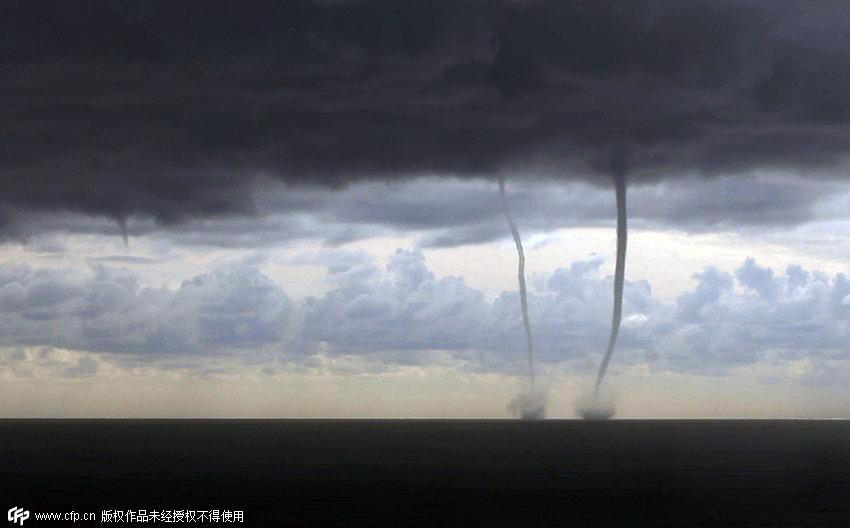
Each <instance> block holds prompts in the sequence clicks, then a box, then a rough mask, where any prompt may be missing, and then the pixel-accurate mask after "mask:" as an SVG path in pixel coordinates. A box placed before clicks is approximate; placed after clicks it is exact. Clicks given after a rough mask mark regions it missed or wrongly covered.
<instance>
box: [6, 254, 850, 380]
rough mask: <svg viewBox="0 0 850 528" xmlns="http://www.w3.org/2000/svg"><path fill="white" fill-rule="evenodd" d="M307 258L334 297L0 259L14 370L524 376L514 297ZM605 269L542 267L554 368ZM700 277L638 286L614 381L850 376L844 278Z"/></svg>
mask: <svg viewBox="0 0 850 528" xmlns="http://www.w3.org/2000/svg"><path fill="white" fill-rule="evenodd" d="M295 260H298V261H300V262H303V263H310V264H312V265H320V266H323V267H325V268H326V269H327V279H326V280H327V282H328V285H327V286H328V288H327V290H326V292H325V293H323V294H321V295H317V296H311V297H307V298H306V299H304V300H299V301H295V300H292V299H291V298H290V297H289V296H288V295H287V294H286V291H285V290H286V284H285V281H283V283H281V282H276V281H275V280H272V279H271V278H270V277H269V276H267V275H266V274H264V273H263V272H262V271H261V269H260V268H261V266H260V264H261V260H260V259H257V258H243V259H239V260H234V261H230V262H225V263H219V264H218V265H217V266H216V267H215V268H214V269H212V271H209V272H207V273H202V274H198V275H196V276H194V277H191V278H187V279H186V280H184V281H183V282H182V284H181V285H180V286H179V287H174V288H168V287H148V286H145V287H143V286H140V281H139V280H138V277H137V276H136V275H135V272H133V271H130V270H129V269H127V268H124V267H121V263H113V262H95V263H93V264H92V265H91V266H90V267H89V269H88V270H86V271H85V272H82V273H81V272H78V271H69V270H63V269H59V268H48V267H44V268H34V267H32V266H30V265H27V264H8V263H7V264H0V336H2V338H0V346H2V347H6V348H7V350H10V352H9V353H8V354H7V355H6V356H5V359H4V361H5V364H6V365H7V366H14V365H15V364H16V362H24V363H25V362H26V361H27V357H29V356H28V355H27V354H30V355H31V353H30V352H27V354H24V353H23V352H21V351H22V350H31V349H32V347H41V348H43V349H44V350H50V349H51V348H56V349H64V350H74V351H79V352H92V353H95V354H92V355H87V356H85V357H82V358H81V359H80V360H79V361H77V362H76V363H74V362H72V364H68V365H64V367H63V369H62V370H61V376H64V377H86V376H94V375H97V373H98V359H97V358H98V357H101V356H104V355H106V356H109V357H110V358H112V359H116V358H117V361H119V362H121V363H123V364H156V365H162V366H164V367H168V366H171V367H173V366H175V365H178V366H179V365H184V366H185V365H194V366H193V367H192V368H194V369H198V370H199V371H201V372H202V371H204V370H205V369H213V367H212V366H211V365H212V364H213V363H214V361H213V360H215V359H216V358H231V359H238V360H240V361H242V362H243V363H244V364H258V365H265V367H264V368H266V369H268V372H280V371H293V372H298V371H304V370H309V371H314V372H317V371H322V369H325V368H327V369H333V370H334V371H336V372H347V373H350V374H364V373H374V372H382V371H387V370H388V369H389V370H391V369H397V368H403V367H411V366H413V367H415V366H421V367H440V366H452V367H453V368H458V369H460V370H461V371H463V372H470V373H482V374H483V373H496V374H511V375H517V376H520V375H522V373H523V372H524V352H523V350H524V348H523V346H524V345H523V333H522V322H521V318H520V314H519V310H518V299H517V293H516V292H513V291H509V292H503V293H501V294H500V295H498V296H496V297H495V298H492V297H488V296H487V295H485V293H484V292H482V291H480V290H478V289H475V288H473V287H471V286H470V285H468V284H467V283H466V281H465V280H464V279H463V278H462V277H452V276H445V277H437V276H436V275H435V274H434V273H433V272H432V271H431V270H430V269H429V268H428V267H427V266H426V263H425V259H424V257H423V256H422V254H421V253H420V252H419V251H418V250H404V249H399V250H398V251H397V252H396V253H395V254H394V255H392V256H391V257H390V258H389V260H388V261H387V262H386V263H382V262H379V261H377V260H376V259H374V258H373V257H371V256H369V255H368V254H366V253H364V252H351V251H343V250H326V251H323V252H319V253H311V254H305V255H302V256H301V257H299V258H297V259H295ZM602 264H603V261H602V259H601V257H593V258H589V259H585V260H579V261H576V262H573V263H572V264H571V265H570V266H569V267H565V268H559V269H556V270H555V271H553V272H551V273H537V274H535V275H533V276H532V277H531V281H530V283H531V284H530V286H531V291H530V298H529V308H530V316H531V321H532V327H533V331H534V334H535V343H536V349H537V353H538V361H539V362H540V363H541V365H542V368H543V370H544V372H550V373H552V372H560V373H564V372H571V373H579V374H581V373H587V372H590V371H592V370H593V369H594V368H595V366H596V364H597V362H598V359H599V355H600V353H601V350H602V348H603V346H604V343H605V339H606V337H607V332H608V330H609V323H610V311H611V297H612V294H611V289H612V285H611V277H610V276H604V275H603V274H602V273H601V272H600V269H601V267H602ZM694 280H695V281H696V284H695V285H694V286H693V287H692V288H690V289H689V290H687V291H685V292H682V293H681V294H680V295H679V296H678V298H676V299H675V300H674V301H672V302H665V301H661V300H659V299H657V298H655V297H654V296H653V293H652V288H651V286H650V284H649V283H648V282H647V281H632V282H628V283H627V285H626V289H625V299H624V321H623V328H622V332H621V340H620V344H619V347H618V350H617V352H616V355H615V358H614V374H615V375H616V373H617V372H618V371H625V370H628V369H630V368H637V367H640V368H648V369H649V370H650V371H651V372H679V373H690V374H699V375H709V376H723V375H725V374H727V373H728V372H729V371H730V370H731V369H735V368H741V367H746V366H747V365H757V364H758V365H780V366H782V365H784V366H787V365H794V369H792V370H793V372H794V373H795V374H794V376H795V377H796V379H798V380H799V381H801V382H803V383H816V384H837V385H850V378H848V377H847V376H846V372H847V369H845V368H842V367H841V365H842V364H843V362H846V361H847V360H848V359H850V346H848V343H850V281H848V279H847V278H846V276H845V275H844V274H836V275H834V276H831V277H830V276H827V275H825V274H824V273H821V272H818V271H810V270H806V269H803V268H802V267H801V266H797V265H792V266H789V267H788V268H787V269H786V270H784V271H783V272H776V271H774V270H772V269H770V268H768V267H763V266H760V265H759V264H758V262H757V261H756V260H754V259H747V260H746V261H745V262H743V263H741V265H740V266H739V267H738V269H737V270H735V272H734V273H728V272H724V271H720V270H719V269H717V268H714V267H706V268H705V269H704V270H702V271H700V272H698V273H696V274H695V275H694ZM328 358H330V359H331V360H332V361H328ZM30 359H31V358H30ZM199 360H200V361H199ZM230 368H232V367H230ZM842 373H844V374H842Z"/></svg>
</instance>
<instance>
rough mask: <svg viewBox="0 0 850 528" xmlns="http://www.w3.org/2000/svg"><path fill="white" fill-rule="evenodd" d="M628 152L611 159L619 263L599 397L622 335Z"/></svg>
mask: <svg viewBox="0 0 850 528" xmlns="http://www.w3.org/2000/svg"><path fill="white" fill-rule="evenodd" d="M626 156H627V153H626V152H618V153H615V154H613V155H612V158H611V175H612V177H613V178H614V192H615V194H616V197H617V262H616V265H615V268H614V309H613V314H612V316H611V335H610V336H609V337H608V347H607V348H606V349H605V356H604V357H603V358H602V363H601V364H600V365H599V372H598V373H597V375H596V386H595V388H594V391H593V392H594V395H596V396H597V397H598V396H599V386H600V385H601V384H602V380H603V379H604V378H605V372H606V371H607V370H608V364H609V363H610V362H611V356H613V355H614V348H615V347H616V346H617V335H618V334H619V333H620V322H621V321H622V318H623V283H624V282H625V274H626V243H627V239H628V234H629V233H628V231H629V229H628V224H627V219H626Z"/></svg>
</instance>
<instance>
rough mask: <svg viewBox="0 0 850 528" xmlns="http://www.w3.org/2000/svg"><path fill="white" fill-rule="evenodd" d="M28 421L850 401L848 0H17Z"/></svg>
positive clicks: (21, 412)
mask: <svg viewBox="0 0 850 528" xmlns="http://www.w3.org/2000/svg"><path fill="white" fill-rule="evenodd" d="M5 11H6V13H5V14H4V16H3V17H0V34H2V35H3V37H2V38H0V70H2V72H3V73H4V75H3V76H2V77H3V79H4V80H3V81H0V92H2V97H3V101H4V105H2V107H0V113H1V114H2V120H0V135H2V141H0V184H2V189H3V190H2V192H0V415H5V416H332V417H439V416H444V417H507V416H508V415H509V414H508V411H507V405H508V402H509V401H510V400H511V399H512V398H513V397H515V396H516V394H517V392H518V391H519V390H520V388H521V387H522V385H523V382H524V374H525V370H524V369H525V348H524V347H525V337H524V335H523V329H522V318H521V314H520V311H519V298H518V292H517V284H516V265H517V256H516V253H515V251H514V246H513V241H512V240H511V238H510V237H511V235H510V231H509V229H508V225H507V223H506V221H505V218H504V216H503V212H502V210H501V206H500V201H499V194H498V185H497V182H498V180H499V179H500V178H504V179H505V181H506V185H507V202H508V205H509V207H510V209H511V212H512V215H513V217H514V219H515V221H516V223H517V226H518V228H519V231H520V233H521V234H522V236H523V240H524V244H525V253H526V258H527V262H526V272H527V276H528V283H529V299H528V304H529V312H530V313H529V315H530V320H531V325H532V329H533V332H534V339H535V343H536V350H537V360H538V367H539V379H540V380H541V383H542V384H543V386H544V387H545V390H546V392H547V393H548V397H549V415H550V416H554V417H572V416H574V414H575V407H576V402H577V401H579V400H580V399H581V398H583V397H584V396H586V394H587V393H588V391H589V389H590V388H591V384H592V382H593V377H594V376H595V370H596V368H597V366H598V364H599V361H600V359H601V356H602V354H603V352H604V349H605V345H606V341H607V338H608V333H609V332H610V322H611V311H612V299H613V293H612V289H613V278H612V276H613V265H614V250H615V232H614V225H615V216H616V207H615V201H614V192H613V185H612V178H611V173H612V171H613V170H614V168H615V166H616V167H621V168H623V170H625V172H626V174H627V181H628V208H629V226H630V233H629V249H628V256H627V264H626V286H625V294H624V306H623V309H624V319H623V326H622V329H621V333H620V340H619V343H618V346H617V350H616V353H615V355H614V360H613V362H612V364H611V371H610V374H611V378H610V380H609V385H610V390H611V391H612V393H613V395H614V396H613V397H614V398H615V399H616V401H617V408H618V414H619V415H621V416H626V417H629V416H631V417H666V416H676V417H679V416H681V417H722V416H751V417H807V416H818V417H844V418H850V403H848V402H850V344H848V343H850V278H848V277H850V177H848V174H850V172H848V169H850V167H848V153H850V66H848V64H850V57H849V56H848V55H850V32H848V30H847V28H846V23H845V21H846V20H847V19H848V18H850V5H848V4H847V3H846V2H843V1H838V0H836V1H823V2H817V3H800V2H796V1H790V0H789V1H784V0H772V1H767V0H764V1H756V0H753V1H734V2H733V1H728V2H727V1H724V0H721V1H717V0H715V1H711V2H709V1H696V0H688V1H680V0H677V1H673V0H670V1H653V0H645V1H643V0H641V1H634V2H613V1H612V2H608V1H595V2H565V1H561V0H557V1H555V0H553V1H551V2H548V1H519V0H517V1H508V0H506V1H503V2H500V1H496V2H491V1H454V0H453V1H445V2H443V1H434V0H430V1H413V0H411V1H401V2H399V1H396V0H364V1H355V0H340V1H315V2H314V1H292V2H263V1H260V2H252V3H250V4H248V5H243V4H227V3H221V2H194V3H178V4H174V3H172V2H125V3H120V4H116V3H113V2H106V1H90V2H68V3H62V2H59V3H51V4H40V3H31V2H13V3H11V4H9V6H7V7H6V8H5Z"/></svg>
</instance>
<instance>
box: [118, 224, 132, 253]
mask: <svg viewBox="0 0 850 528" xmlns="http://www.w3.org/2000/svg"><path fill="white" fill-rule="evenodd" d="M118 228H119V229H120V230H121V238H122V239H123V240H124V247H125V248H129V247H130V234H129V233H128V232H127V218H126V217H124V216H119V217H118Z"/></svg>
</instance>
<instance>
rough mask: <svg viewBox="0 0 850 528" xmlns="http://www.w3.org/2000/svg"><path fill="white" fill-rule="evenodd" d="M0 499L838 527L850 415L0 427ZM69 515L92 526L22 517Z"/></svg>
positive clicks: (7, 502) (366, 522)
mask: <svg viewBox="0 0 850 528" xmlns="http://www.w3.org/2000/svg"><path fill="white" fill-rule="evenodd" d="M0 498H2V501H3V503H0V509H2V510H4V511H5V510H6V509H9V508H12V507H22V508H26V509H27V511H29V512H31V516H30V518H29V519H28V520H27V521H26V522H25V524H24V525H23V526H81V527H85V526H109V525H117V524H115V523H110V522H103V523H101V522H99V520H100V519H101V516H102V515H103V512H104V511H107V512H114V511H119V510H120V511H128V510H130V511H133V512H138V511H139V510H145V511H146V512H150V511H151V510H156V511H169V512H172V511H177V510H183V511H188V510H191V511H194V512H200V511H212V510H218V511H219V512H224V511H225V510H226V511H230V512H242V516H243V517H242V518H243V519H244V521H243V522H242V523H222V522H213V523H207V525H210V526H214V525H224V524H227V525H241V526H381V527H384V526H386V527H391V526H464V527H467V526H484V527H486V526H623V527H630V526H652V527H655V526H724V527H725V526H747V527H758V526H764V527H774V526H800V527H821V526H836V527H838V526H841V527H848V526H850V422H848V421H802V420H801V421H796V420H783V421H773V420H710V421H708V420H707V421H700V420H613V421H607V422H583V421H573V420H547V421H540V422H521V421H509V420H0ZM70 511H74V512H77V513H86V512H89V513H93V514H96V515H97V518H98V522H94V521H83V520H79V521H78V522H75V523H69V522H57V521H41V522H39V521H38V520H36V519H35V518H34V513H35V512H70ZM207 515H209V514H207ZM187 524H189V523H187ZM195 524H198V523H197V522H196V523H195ZM128 525H132V526H146V525H147V526H150V525H158V526H167V525H179V524H178V523H172V524H165V523H162V522H159V521H157V522H150V521H148V522H146V523H140V522H135V523H133V524H128ZM8 526H11V523H10V524H8Z"/></svg>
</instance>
